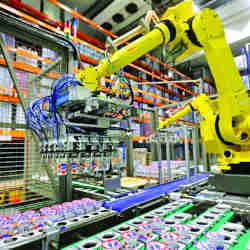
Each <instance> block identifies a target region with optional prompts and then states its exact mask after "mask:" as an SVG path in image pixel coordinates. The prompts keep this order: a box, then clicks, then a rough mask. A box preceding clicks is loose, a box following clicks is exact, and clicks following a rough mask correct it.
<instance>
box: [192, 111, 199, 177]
mask: <svg viewBox="0 0 250 250" xmlns="http://www.w3.org/2000/svg"><path fill="white" fill-rule="evenodd" d="M194 122H195V123H196V122H197V120H196V113H194ZM198 140H199V138H198V128H197V126H194V127H193V129H192V142H193V161H194V165H195V168H194V176H196V175H197V174H198V165H199V161H198V145H199V144H198V142H199V141H198Z"/></svg>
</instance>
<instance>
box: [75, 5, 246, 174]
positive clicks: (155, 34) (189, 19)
mask: <svg viewBox="0 0 250 250" xmlns="http://www.w3.org/2000/svg"><path fill="white" fill-rule="evenodd" d="M164 44H165V45H167V46H168V49H169V50H170V51H171V50H174V49H175V48H176V46H177V45H179V44H181V46H182V48H184V51H183V50H182V54H181V55H180V56H179V57H178V58H177V60H181V59H182V58H183V57H186V56H188V55H190V54H192V53H194V52H196V51H198V50H201V49H202V50H204V53H205V56H206V58H207V62H208V65H209V67H210V69H211V72H212V74H213V76H214V79H215V83H216V87H217V91H218V98H217V99H216V100H210V99H209V98H208V97H207V96H206V95H200V96H198V97H197V98H195V99H194V100H193V101H192V102H191V103H190V105H188V106H186V107H185V109H184V110H182V111H180V113H178V114H176V115H174V116H172V117H171V118H169V119H167V120H166V121H164V122H162V123H160V127H164V126H167V125H168V124H170V123H172V122H174V121H175V120H177V119H179V118H180V117H182V116H184V115H186V114H187V113H189V112H192V111H193V110H197V111H198V112H199V113H200V114H201V116H203V118H204V120H203V121H202V122H201V123H200V127H201V135H202V139H203V142H204V143H205V146H206V150H207V151H208V152H212V153H218V154H220V155H221V157H220V162H221V168H222V169H224V170H229V169H231V167H233V166H237V165H239V164H241V163H242V162H243V163H247V164H248V163H249V165H250V114H249V113H250V112H249V111H248V110H249V109H250V102H249V98H248V94H247V92H246V89H245V86H244V84H243V82H242V80H241V77H240V74H239V72H238V69H237V67H236V65H235V63H234V58H233V55H232V53H231V50H230V48H229V46H228V44H227V42H226V39H225V34H224V29H223V25H222V23H221V20H220V18H219V17H218V15H217V14H216V12H215V11H213V10H210V9H203V10H202V11H200V13H198V14H196V13H195V11H194V8H193V3H192V1H191V0H184V1H183V2H182V3H180V4H178V5H177V6H176V7H173V8H169V9H168V10H167V11H166V12H165V14H164V15H163V17H162V18H161V22H160V23H158V24H157V25H156V26H155V28H154V29H153V30H152V31H151V32H149V33H147V34H145V35H144V36H142V37H141V38H139V39H137V40H136V41H134V42H132V43H130V44H129V45H127V46H125V47H124V48H122V49H120V50H118V51H116V52H115V53H114V54H113V55H112V56H111V57H109V58H106V59H104V60H102V61H101V62H100V64H99V65H98V66H96V67H91V66H89V67H86V68H85V69H84V70H82V71H80V72H79V73H78V75H77V78H78V79H79V80H80V81H81V82H82V83H83V85H84V86H86V87H87V88H89V89H91V91H95V90H97V89H98V86H99V82H100V79H101V78H102V77H103V76H108V75H111V74H113V72H112V69H111V67H110V65H112V66H113V67H114V68H115V69H116V70H120V69H121V68H123V67H124V66H126V65H128V64H130V63H131V62H133V61H135V60H136V59H138V58H140V57H141V56H143V55H145V54H146V53H147V52H149V51H151V50H153V49H155V48H157V47H159V46H161V45H164Z"/></svg>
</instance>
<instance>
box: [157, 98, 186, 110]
mask: <svg viewBox="0 0 250 250" xmlns="http://www.w3.org/2000/svg"><path fill="white" fill-rule="evenodd" d="M189 102H190V100H188V101H183V102H178V103H171V104H167V105H164V106H161V107H160V108H161V109H168V108H174V107H178V106H184V105H185V104H187V103H189Z"/></svg>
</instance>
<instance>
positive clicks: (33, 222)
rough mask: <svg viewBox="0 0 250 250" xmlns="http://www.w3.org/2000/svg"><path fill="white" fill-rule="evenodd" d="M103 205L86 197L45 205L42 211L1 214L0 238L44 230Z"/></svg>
mask: <svg viewBox="0 0 250 250" xmlns="http://www.w3.org/2000/svg"><path fill="white" fill-rule="evenodd" d="M101 205H102V202H98V201H95V200H92V199H88V198H84V199H81V200H74V201H72V202H65V203H62V204H57V205H53V206H50V207H44V208H41V209H40V211H33V210H29V211H26V212H23V213H17V214H13V215H10V216H0V239H6V238H9V237H12V236H14V235H22V234H26V233H29V232H31V231H34V230H44V229H46V228H48V227H50V226H53V225H55V224H54V223H57V222H60V221H62V220H65V219H70V218H74V217H77V216H79V215H82V214H86V213H90V212H94V211H96V210H98V209H99V208H100V207H101Z"/></svg>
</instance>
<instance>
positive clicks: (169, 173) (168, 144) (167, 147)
mask: <svg viewBox="0 0 250 250" xmlns="http://www.w3.org/2000/svg"><path fill="white" fill-rule="evenodd" d="M166 151H167V152H166V153H167V171H168V181H171V180H172V171H171V159H170V143H169V140H168V138H167V144H166Z"/></svg>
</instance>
